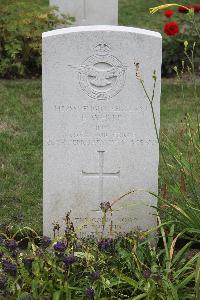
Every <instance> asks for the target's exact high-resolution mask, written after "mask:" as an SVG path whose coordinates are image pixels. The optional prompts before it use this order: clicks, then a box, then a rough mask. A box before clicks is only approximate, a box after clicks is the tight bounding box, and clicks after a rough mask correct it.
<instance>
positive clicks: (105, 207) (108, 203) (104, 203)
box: [100, 202, 111, 212]
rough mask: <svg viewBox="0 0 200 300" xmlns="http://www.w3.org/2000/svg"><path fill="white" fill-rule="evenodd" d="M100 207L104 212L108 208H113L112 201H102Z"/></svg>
mask: <svg viewBox="0 0 200 300" xmlns="http://www.w3.org/2000/svg"><path fill="white" fill-rule="evenodd" d="M100 208H101V210H102V211H103V212H107V211H108V210H110V209H111V205H110V202H102V203H101V204H100Z"/></svg>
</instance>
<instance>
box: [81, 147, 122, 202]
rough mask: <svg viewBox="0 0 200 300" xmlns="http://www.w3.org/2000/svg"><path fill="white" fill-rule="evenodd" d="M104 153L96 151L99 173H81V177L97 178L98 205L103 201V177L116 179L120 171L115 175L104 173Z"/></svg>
mask: <svg viewBox="0 0 200 300" xmlns="http://www.w3.org/2000/svg"><path fill="white" fill-rule="evenodd" d="M104 152H105V151H98V154H99V171H98V172H94V173H92V172H91V173H89V172H85V171H82V175H83V176H86V177H98V178H99V203H102V202H103V201H104V199H103V198H104V195H103V183H104V177H118V178H119V176H120V171H117V172H115V173H112V172H110V173H106V172H104Z"/></svg>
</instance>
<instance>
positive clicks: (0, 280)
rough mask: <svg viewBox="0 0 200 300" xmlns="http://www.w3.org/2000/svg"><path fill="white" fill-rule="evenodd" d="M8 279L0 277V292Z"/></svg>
mask: <svg viewBox="0 0 200 300" xmlns="http://www.w3.org/2000/svg"><path fill="white" fill-rule="evenodd" d="M7 280H8V278H7V277H6V276H4V275H0V290H3V289H4V288H5V287H6V285H7Z"/></svg>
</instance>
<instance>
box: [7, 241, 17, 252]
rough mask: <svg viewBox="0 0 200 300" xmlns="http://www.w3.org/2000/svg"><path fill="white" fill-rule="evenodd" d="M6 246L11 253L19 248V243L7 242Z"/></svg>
mask: <svg viewBox="0 0 200 300" xmlns="http://www.w3.org/2000/svg"><path fill="white" fill-rule="evenodd" d="M5 245H6V247H7V248H8V249H9V250H11V251H13V250H15V249H16V248H17V242H16V241H15V240H6V241H5Z"/></svg>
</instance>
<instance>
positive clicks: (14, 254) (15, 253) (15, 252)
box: [11, 250, 18, 258]
mask: <svg viewBox="0 0 200 300" xmlns="http://www.w3.org/2000/svg"><path fill="white" fill-rule="evenodd" d="M17 254H18V251H17V250H13V251H12V254H11V255H12V257H13V258H15V257H17Z"/></svg>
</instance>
